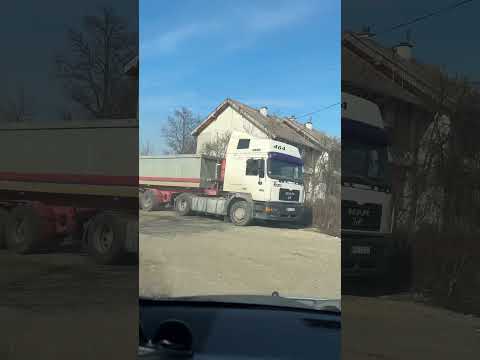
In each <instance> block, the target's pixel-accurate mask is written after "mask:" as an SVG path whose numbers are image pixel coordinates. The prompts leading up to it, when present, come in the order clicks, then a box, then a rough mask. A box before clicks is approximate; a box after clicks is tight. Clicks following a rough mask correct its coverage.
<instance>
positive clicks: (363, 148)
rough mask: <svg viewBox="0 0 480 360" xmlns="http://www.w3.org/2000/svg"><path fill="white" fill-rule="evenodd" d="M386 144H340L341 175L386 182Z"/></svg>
mask: <svg viewBox="0 0 480 360" xmlns="http://www.w3.org/2000/svg"><path fill="white" fill-rule="evenodd" d="M387 169H388V168H387V148H386V146H378V145H369V144H362V143H349V144H343V146H342V170H343V173H342V177H343V178H344V179H349V178H354V179H364V180H367V181H374V182H381V183H386V182H387V181H388V171H387Z"/></svg>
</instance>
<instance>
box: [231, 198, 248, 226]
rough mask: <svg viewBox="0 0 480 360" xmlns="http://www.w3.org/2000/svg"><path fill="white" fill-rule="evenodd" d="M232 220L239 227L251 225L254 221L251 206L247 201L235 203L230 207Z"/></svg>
mask: <svg viewBox="0 0 480 360" xmlns="http://www.w3.org/2000/svg"><path fill="white" fill-rule="evenodd" d="M230 220H231V221H232V223H233V224H234V225H237V226H247V225H250V224H251V223H252V221H253V216H252V209H251V207H250V204H249V203H248V202H246V201H245V200H240V201H236V202H234V203H233V205H232V206H231V207H230Z"/></svg>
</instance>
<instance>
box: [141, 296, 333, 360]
mask: <svg viewBox="0 0 480 360" xmlns="http://www.w3.org/2000/svg"><path fill="white" fill-rule="evenodd" d="M232 299H233V297H230V298H225V297H217V298H214V299H213V300H212V298H192V299H173V300H172V299H163V300H150V299H140V304H139V305H140V307H139V308H140V314H139V320H140V327H139V351H138V359H173V358H184V359H189V358H190V359H218V360H220V359H239V360H240V359H339V358H340V333H341V326H340V324H341V322H340V317H341V316H340V310H339V308H335V307H333V308H332V307H331V306H323V307H320V308H314V307H312V306H309V305H305V304H302V303H300V302H292V300H288V299H282V298H280V297H256V298H255V297H251V296H250V297H245V298H242V297H236V298H235V301H232ZM292 304H294V305H295V306H292Z"/></svg>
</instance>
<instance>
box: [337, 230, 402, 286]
mask: <svg viewBox="0 0 480 360" xmlns="http://www.w3.org/2000/svg"><path fill="white" fill-rule="evenodd" d="M393 255H394V252H393V242H392V238H391V236H388V235H380V236H367V235H358V236H355V235H351V234H343V233H342V277H346V278H355V277H378V276H383V275H386V274H387V273H388V271H389V264H390V260H391V258H392V256H393Z"/></svg>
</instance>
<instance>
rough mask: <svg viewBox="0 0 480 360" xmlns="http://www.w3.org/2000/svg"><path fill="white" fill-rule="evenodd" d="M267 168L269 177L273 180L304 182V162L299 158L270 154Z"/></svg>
mask: <svg viewBox="0 0 480 360" xmlns="http://www.w3.org/2000/svg"><path fill="white" fill-rule="evenodd" d="M267 167H268V168H267V170H268V176H269V177H270V178H272V179H278V180H287V181H294V182H298V183H302V182H303V162H302V160H301V159H299V158H296V157H293V156H289V155H284V154H279V153H270V154H269V159H268V163H267Z"/></svg>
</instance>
